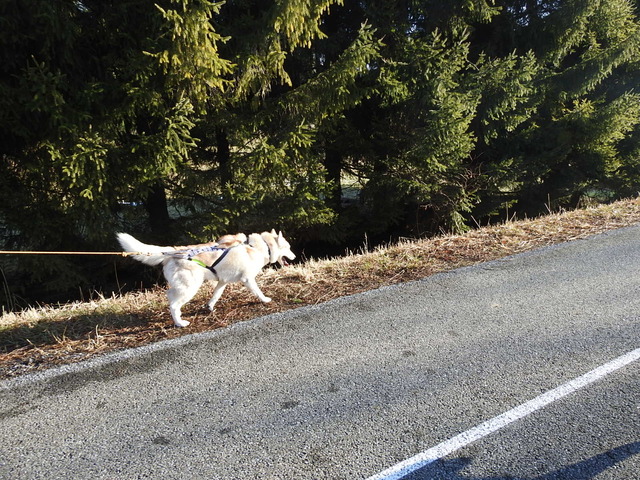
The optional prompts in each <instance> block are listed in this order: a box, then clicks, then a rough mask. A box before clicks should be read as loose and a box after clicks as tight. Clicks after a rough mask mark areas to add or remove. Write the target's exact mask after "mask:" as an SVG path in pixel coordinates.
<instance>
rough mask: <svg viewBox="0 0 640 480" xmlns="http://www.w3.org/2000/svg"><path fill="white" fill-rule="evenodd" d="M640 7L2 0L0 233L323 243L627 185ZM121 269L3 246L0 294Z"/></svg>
mask: <svg viewBox="0 0 640 480" xmlns="http://www.w3.org/2000/svg"><path fill="white" fill-rule="evenodd" d="M637 9H638V2H637V0H606V1H605V0H495V1H491V0H431V1H419V0H371V1H367V0H362V1H355V0H316V1H312V0H275V1H264V0H226V1H220V2H211V1H207V0H158V1H157V2H149V1H147V0H119V1H103V0H100V1H98V0H81V1H79V0H56V1H45V0H0V45H1V50H0V156H1V158H0V247H1V248H2V249H6V250H72V251H82V250H107V251H112V250H117V245H116V243H115V238H114V233H115V232H117V231H126V232H129V233H132V234H134V235H136V236H138V237H139V238H141V239H142V240H144V241H147V242H148V243H155V244H180V243H184V242H188V243H194V242H197V241H209V240H211V239H212V238H215V237H216V236H218V235H220V234H223V233H230V232H238V231H244V232H251V231H261V230H264V229H271V228H272V227H276V228H280V229H283V230H284V231H285V232H286V234H287V236H288V237H290V238H292V239H293V240H294V248H295V249H296V250H297V251H298V252H303V253H304V254H306V255H320V254H327V253H331V254H335V253H339V252H340V251H342V250H343V249H344V248H345V247H352V248H354V247H357V246H359V245H361V244H362V243H363V241H364V239H365V238H366V239H367V241H368V242H370V243H376V242H382V241H388V240H389V239H391V238H394V237H398V236H414V237H419V236H425V235H430V234H433V233H436V232H440V231H463V230H465V229H468V228H469V227H470V226H472V225H474V224H475V223H487V222H489V221H492V220H493V219H495V220H499V219H501V218H503V217H504V216H510V215H512V214H513V213H514V212H515V213H517V214H518V215H521V216H524V215H528V216H534V215H537V214H539V213H542V212H544V211H547V209H552V210H553V209H557V208H572V207H576V206H580V205H582V204H585V203H590V202H596V201H597V202H606V201H611V200H615V199H618V198H622V197H628V196H634V195H637V193H638V191H639V190H640V127H639V124H640V92H639V91H638V88H639V87H640V20H639V17H638V10H637ZM132 268H133V266H132V265H131V264H130V263H129V262H126V261H123V260H117V259H105V258H104V257H93V258H90V257H86V258H85V257H64V256H60V257H57V256H56V257H41V256H33V257H20V258H18V257H15V256H2V258H0V273H1V275H0V282H1V283H2V288H1V289H0V304H1V305H2V309H3V310H11V309H15V308H19V307H21V306H24V305H25V304H27V303H29V302H31V301H41V302H42V301H55V300H61V299H67V298H70V296H73V295H86V292H89V291H92V290H99V291H105V292H108V291H110V290H114V289H115V290H121V289H123V288H130V287H132V286H133V283H134V282H132V281H131V280H129V275H128V271H129V269H132ZM139 275H140V272H139V271H137V270H136V271H135V272H134V274H133V277H136V276H139ZM146 275H147V276H148V277H147V279H146V280H148V281H153V280H154V279H156V278H157V272H150V271H149V270H147V271H146ZM154 275H155V276H156V277H153V276H154ZM83 292H84V293H83Z"/></svg>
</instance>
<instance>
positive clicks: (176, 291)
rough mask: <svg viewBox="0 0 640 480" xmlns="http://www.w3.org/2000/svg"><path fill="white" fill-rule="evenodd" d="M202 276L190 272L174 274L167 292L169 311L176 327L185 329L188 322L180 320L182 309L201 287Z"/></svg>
mask: <svg viewBox="0 0 640 480" xmlns="http://www.w3.org/2000/svg"><path fill="white" fill-rule="evenodd" d="M202 281H203V276H202V275H198V274H194V273H193V272H192V271H181V272H174V276H173V277H172V278H171V281H170V282H169V285H170V286H171V288H169V290H167V297H168V298H169V310H170V311H171V317H172V318H173V323H174V324H175V325H176V326H177V327H186V326H187V325H189V323H190V322H188V321H186V320H182V310H181V309H182V307H183V305H184V304H185V303H187V302H188V301H189V300H191V299H192V298H193V297H194V295H195V294H196V293H197V292H198V289H199V288H200V285H202Z"/></svg>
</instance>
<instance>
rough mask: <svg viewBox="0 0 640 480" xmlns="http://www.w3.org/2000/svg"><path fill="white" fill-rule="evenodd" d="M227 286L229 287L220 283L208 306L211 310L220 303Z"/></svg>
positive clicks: (224, 283)
mask: <svg viewBox="0 0 640 480" xmlns="http://www.w3.org/2000/svg"><path fill="white" fill-rule="evenodd" d="M226 286H227V283H226V282H220V281H218V284H217V285H216V288H215V289H214V290H213V296H212V297H211V300H209V303H208V304H207V305H209V310H213V307H215V306H216V303H218V300H220V297H221V296H222V294H223V293H224V289H225V288H226Z"/></svg>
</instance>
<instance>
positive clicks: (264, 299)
mask: <svg viewBox="0 0 640 480" xmlns="http://www.w3.org/2000/svg"><path fill="white" fill-rule="evenodd" d="M270 301H271V299H270V298H269V297H264V298H263V299H262V303H269V302H270Z"/></svg>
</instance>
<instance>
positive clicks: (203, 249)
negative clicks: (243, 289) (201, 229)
mask: <svg viewBox="0 0 640 480" xmlns="http://www.w3.org/2000/svg"><path fill="white" fill-rule="evenodd" d="M240 245H247V243H246V242H245V243H240V244H238V245H234V246H233V247H226V248H225V247H218V246H217V245H211V246H208V247H200V248H192V249H191V250H187V251H186V252H179V254H180V255H184V256H185V257H186V260H191V261H192V262H194V263H197V264H198V265H200V266H201V267H203V268H206V269H207V270H209V271H210V272H211V273H213V274H214V275H215V276H216V277H217V276H218V274H217V273H216V270H215V269H216V267H217V266H218V264H219V263H220V262H221V261H222V260H223V259H224V257H226V256H227V254H228V253H229V250H231V249H232V248H236V247H239V246H240ZM218 250H224V251H223V252H222V255H220V256H219V257H218V258H216V261H215V262H213V263H212V264H211V265H207V264H206V263H204V262H203V261H202V260H200V259H199V258H194V257H195V256H196V255H200V254H201V253H204V252H215V251H218ZM267 252H268V255H269V258H270V257H271V249H270V248H269V245H267ZM174 254H175V253H174Z"/></svg>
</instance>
